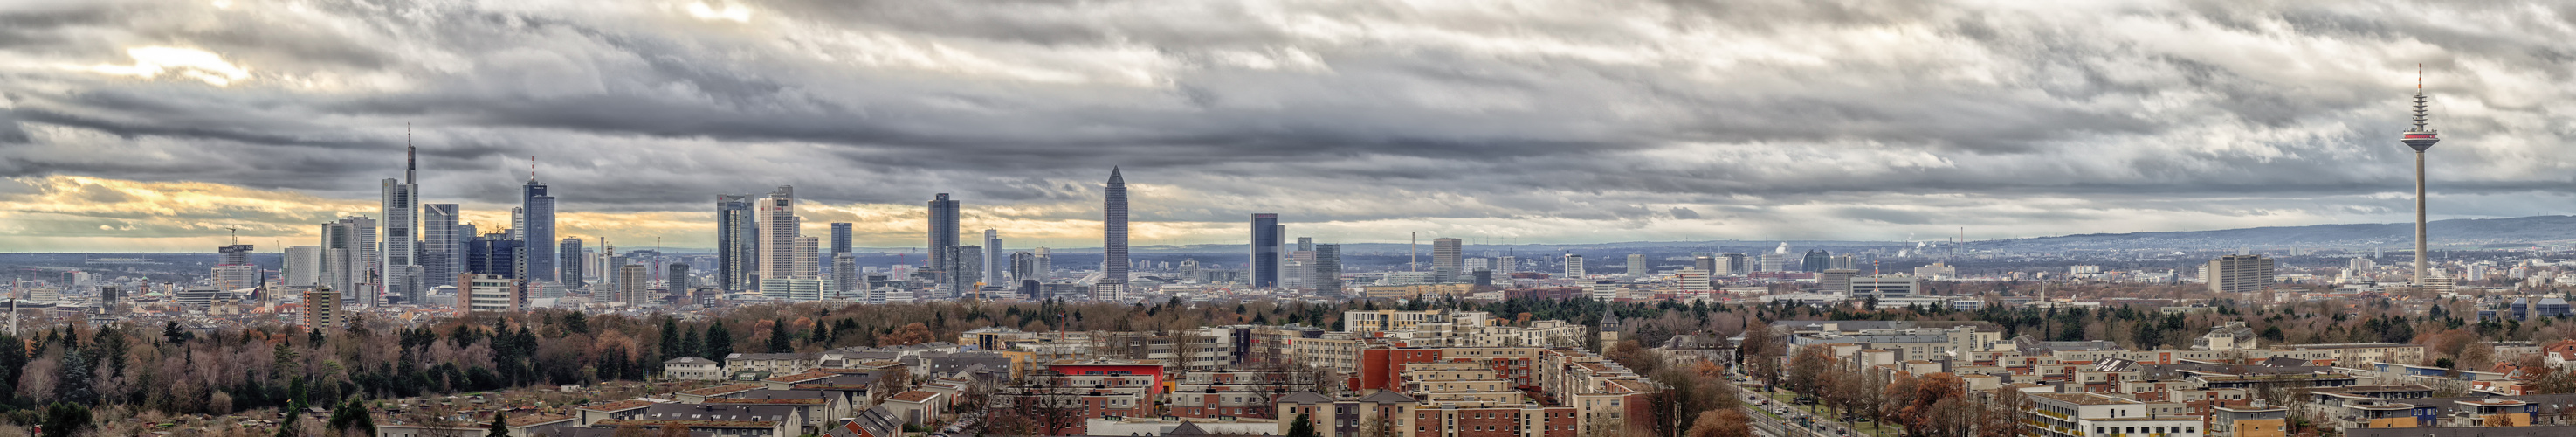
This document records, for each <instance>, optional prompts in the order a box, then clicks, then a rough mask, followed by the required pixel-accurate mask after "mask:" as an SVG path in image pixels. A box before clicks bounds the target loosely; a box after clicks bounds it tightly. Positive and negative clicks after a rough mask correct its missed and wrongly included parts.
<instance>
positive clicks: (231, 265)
mask: <svg viewBox="0 0 2576 437" xmlns="http://www.w3.org/2000/svg"><path fill="white" fill-rule="evenodd" d="M215 251H216V252H217V253H222V254H223V255H222V256H221V257H220V259H218V260H217V261H216V262H215V269H214V276H215V289H216V290H220V291H224V292H231V291H234V290H241V289H246V288H258V287H259V285H260V282H263V281H261V278H260V277H259V266H258V265H254V264H251V263H250V251H251V245H248V244H235V245H230V246H224V247H218V248H215Z"/></svg>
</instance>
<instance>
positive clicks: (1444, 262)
mask: <svg viewBox="0 0 2576 437" xmlns="http://www.w3.org/2000/svg"><path fill="white" fill-rule="evenodd" d="M1463 249H1464V248H1463V247H1461V246H1460V245H1459V240H1458V239H1456V238H1433V239H1431V282H1435V283H1441V284H1455V283H1459V282H1463V281H1464V280H1465V278H1462V277H1459V275H1460V274H1461V273H1462V272H1464V271H1465V270H1462V269H1464V268H1465V266H1466V262H1464V261H1463V260H1461V259H1460V258H1461V257H1463V256H1465V254H1464V253H1462V252H1463Z"/></svg>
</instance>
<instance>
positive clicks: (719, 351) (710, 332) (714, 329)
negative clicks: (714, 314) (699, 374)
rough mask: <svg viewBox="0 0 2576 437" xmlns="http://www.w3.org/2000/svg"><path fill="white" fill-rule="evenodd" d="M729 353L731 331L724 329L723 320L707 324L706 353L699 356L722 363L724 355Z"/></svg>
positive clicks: (731, 350) (731, 340)
mask: <svg viewBox="0 0 2576 437" xmlns="http://www.w3.org/2000/svg"><path fill="white" fill-rule="evenodd" d="M729 355H733V331H729V330H726V329H725V324H724V321H723V320H717V321H716V323H714V324H711V325H707V347H706V355H702V356H701V357H704V358H706V359H710V360H715V362H716V364H724V360H725V357H726V356H729Z"/></svg>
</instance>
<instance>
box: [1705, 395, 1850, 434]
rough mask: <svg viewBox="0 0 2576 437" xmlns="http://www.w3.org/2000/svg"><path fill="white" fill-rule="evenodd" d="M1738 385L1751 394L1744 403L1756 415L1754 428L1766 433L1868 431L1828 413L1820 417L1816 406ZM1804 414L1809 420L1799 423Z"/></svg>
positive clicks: (1747, 409) (1747, 413)
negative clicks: (1765, 394)
mask: <svg viewBox="0 0 2576 437" xmlns="http://www.w3.org/2000/svg"><path fill="white" fill-rule="evenodd" d="M1737 388H1740V389H1741V390H1738V391H1737V392H1739V393H1745V394H1747V395H1748V396H1749V397H1751V399H1748V400H1746V402H1745V403H1744V408H1745V414H1746V415H1749V416H1752V417H1753V425H1754V430H1755V431H1757V432H1761V433H1762V434H1763V435H1765V436H1767V437H1845V436H1863V437H1866V436H1868V435H1869V434H1868V433H1867V431H1866V430H1864V429H1860V428H1854V427H1852V426H1851V425H1850V424H1845V423H1842V422H1838V421H1834V420H1831V419H1830V418H1827V417H1819V416H1817V415H1815V414H1813V413H1812V412H1811V410H1814V408H1813V407H1809V406H1800V405H1791V404H1789V403H1788V402H1787V401H1782V400H1779V399H1774V398H1772V397H1770V396H1763V395H1762V394H1761V392H1759V391H1756V390H1754V389H1753V388H1751V387H1744V386H1737ZM1801 418H1804V419H1807V423H1808V424H1807V425H1800V424H1799V421H1798V419H1801Z"/></svg>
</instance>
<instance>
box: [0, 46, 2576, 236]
mask: <svg viewBox="0 0 2576 437" xmlns="http://www.w3.org/2000/svg"><path fill="white" fill-rule="evenodd" d="M227 4H229V5H230V6H229V7H226V8H217V7H215V6H212V5H211V4H209V3H208V2H178V1H149V0H133V1H121V2H119V1H106V2H71V3H63V4H43V5H38V4H17V5H9V6H0V60H5V61H7V62H6V64H8V65H13V66H14V67H0V78H6V80H0V98H5V100H0V103H5V105H6V106H0V144H10V145H11V146H10V147H7V148H4V149H0V176H9V177H19V178H31V177H45V176H52V175H78V176H94V177H102V178H113V179H128V180H143V181H202V182H214V183H222V184H232V185H240V186H245V187H251V188H258V189H289V190H297V191H303V192H310V193H315V194H317V195H324V196H329V197H334V198H344V199H367V198H371V197H372V196H373V195H374V192H375V190H376V188H377V183H376V181H377V180H378V179H382V178H385V177H395V176H398V175H399V171H400V165H401V160H400V155H399V151H400V146H401V144H402V143H403V141H404V132H403V128H402V126H403V125H404V124H405V123H411V124H413V125H414V126H415V137H414V141H415V142H416V143H418V144H420V145H421V146H422V147H423V149H422V151H421V157H422V162H421V165H422V168H423V171H422V175H423V177H424V179H425V181H424V183H425V185H426V191H428V192H429V193H431V194H432V196H431V197H432V198H433V201H464V202H480V203H508V202H512V201H514V199H515V194H514V193H515V190H516V189H517V187H518V186H519V184H520V183H522V182H524V181H525V180H526V178H527V176H528V175H527V172H528V167H527V160H528V158H529V157H530V156H535V157H537V158H538V161H539V162H538V164H539V165H538V167H537V171H538V172H539V176H540V179H542V180H544V181H546V182H547V183H549V184H552V185H553V186H554V187H555V192H556V193H558V194H559V195H560V196H561V197H563V198H564V199H565V202H567V208H573V209H578V210H586V211H603V212H652V211H701V210H704V209H706V206H705V205H704V204H705V203H706V202H707V201H708V198H709V197H710V196H712V195H714V194H718V193H760V192H766V191H768V190H769V189H770V188H771V187H774V186H777V185H791V184H792V185H796V186H797V187H798V191H799V193H800V194H801V195H803V196H804V197H807V198H809V199H813V200H816V201H819V202H824V203H876V204H893V205H917V204H919V203H920V202H921V201H923V199H926V198H927V197H928V194H927V193H935V192H950V193H956V194H957V195H958V196H959V198H961V199H963V200H966V201H967V202H968V203H969V205H975V206H1001V207H1025V209H1026V211H1023V212H1019V213H1016V214H1020V215H1019V217H1026V218H1031V219H1050V220H1081V219H1086V218H1087V217H1089V213H1087V212H1084V211H1088V210H1087V209H1083V208H1074V207H1071V206H1077V205H1084V204H1087V203H1089V202H1094V201H1095V200H1094V198H1093V196H1096V191H1095V190H1096V187H1097V185H1096V184H1098V183H1099V180H1100V179H1101V178H1102V176H1103V173H1105V169H1106V168H1107V167H1109V166H1112V165H1119V166H1124V168H1126V169H1127V174H1128V176H1129V178H1130V180H1131V181H1132V182H1136V183H1138V184H1143V185H1150V186H1155V187H1159V188H1158V189H1159V190H1160V191H1152V190H1148V191H1140V193H1139V196H1140V202H1148V204H1150V205H1153V206H1154V207H1153V208H1140V210H1139V211H1138V214H1139V215H1140V217H1143V218H1150V219H1154V220H1169V221H1199V222H1231V221H1237V220H1240V219H1241V215H1242V214H1243V212H1244V211H1247V210H1262V211H1278V212H1282V213H1286V214H1290V215H1292V216H1295V217H1299V219H1298V220H1302V221H1313V222H1326V221H1346V222H1369V221H1387V220H1406V219H1438V220H1449V221H1448V222H1444V223H1448V224H1444V225H1442V226H1466V227H1473V226H1501V225H1494V223H1496V222H1495V220H1500V221H1507V222H1509V221H1517V222H1527V223H1535V224H1533V225H1530V226H1531V227H1532V228H1533V229H1509V230H1506V231H1502V232H1521V233H1542V232H1546V230H1545V229H1537V228H1543V227H1548V226H1559V227H1561V226H1566V224H1567V223H1583V222H1587V221H1588V222H1601V223H1604V225H1605V226H1613V227H1618V228H1622V229H1634V228H1654V227H1657V226H1714V225H1711V224H1708V223H1710V222H1702V221H1700V220H1701V217H1702V216H1703V211H1707V213H1705V214H1706V215H1707V216H1708V217H1710V219H1711V220H1720V219H1722V220H1727V221H1729V223H1728V224H1727V225H1726V226H1727V229H1724V230H1711V231H1709V232H1713V233H1714V232H1737V233H1740V232H1757V231H1760V230H1763V229H1779V230H1783V231H1800V230H1814V229H1826V228H1830V227H1831V226H1833V225H1832V224H1833V223H1847V224H1865V225H1868V226H1872V227H1876V228H1883V229H1913V228H1914V227H1923V228H1940V227H1943V226H1950V225H1955V224H1961V223H1970V224H1977V225H1991V226H1996V227H2012V226H2017V225H2018V226H2024V227H2025V228H2039V229H2049V230H2059V231H2068V232H2072V231H2115V230H2127V229H2125V228H2120V227H2123V226H2126V227H2163V228H2174V227H2190V226H2193V225H2188V224H2176V223H2170V222H2142V221H2140V220H2141V219H2138V218H2134V217H2129V216H2127V214H2133V213H2135V212H2136V211H2164V212H2167V213H2171V214H2176V215H2178V216H2181V217H2192V218H2196V219H2197V220H2202V221H2204V222H2206V221H2207V220H2208V219H2211V218H2222V217H2225V216H2228V215H2245V214H2254V216H2246V217H2250V218H2245V219H2244V220H2245V221H2244V222H2243V223H2263V224H2271V223H2275V222H2271V221H2265V220H2311V221H2351V220H2382V219H2390V218H2394V217H2395V215H2396V214H2401V213H2403V212H2405V211H2406V208H2404V207H2403V206H2396V207H2394V208H2396V209H2388V208H2390V207H2391V206H2389V205H2380V203H2385V202H2387V201H2386V200H2384V199H2381V198H2380V197H2381V196H2382V195H2384V194H2386V193H2392V192H2398V191H2402V190H2404V189H2405V188H2406V183H2405V181H2404V180H2403V179H2402V177H2403V175H2404V172H2405V171H2406V170H2407V169H2408V168H2407V165H2408V163H2407V162H2405V160H2406V159H2408V158H2410V157H2409V156H2408V155H2407V154H2406V153H2404V152H2402V148H2399V147H2397V146H2395V145H2394V144H2393V143H2392V142H2390V141H2389V140H2388V137H2389V136H2390V133H2391V132H2394V131H2396V130H2399V129H2402V128H2403V125H2402V120H2403V117H2404V115H2405V114H2404V112H2403V111H2404V110H2405V109H2406V108H2404V106H2403V102H2402V99H2403V97H2404V93H2405V92H2407V91H2410V90H2407V89H2405V87H2406V86H2409V85H2411V84H2409V83H2406V82H2409V80H2407V79H2409V78H2410V77H2409V75H2411V74H2412V73H2411V71H2412V69H2413V68H2414V65H2416V64H2419V63H2421V64H2424V65H2425V66H2426V68H2427V69H2428V70H2429V72H2430V74H2431V76H2432V77H2433V78H2434V81H2433V82H2432V84H2433V90H2434V92H2435V93H2436V96H2437V98H2436V102H2437V105H2436V106H2437V108H2436V109H2437V121H2436V123H2437V125H2438V126H2439V127H2444V128H2446V129H2449V130H2448V131H2447V132H2446V134H2448V135H2449V138H2451V139H2450V142H2446V143H2444V145H2443V146H2441V147H2440V148H2437V149H2436V153H2437V155H2436V160H2435V161H2434V163H2433V168H2434V169H2435V170H2436V171H2437V174H2439V176H2437V178H2436V180H2437V181H2438V182H2437V186H2439V187H2442V189H2443V190H2446V191H2448V192H2452V193H2457V194H2461V195H2473V196H2513V195H2532V196H2538V195H2540V194H2535V193H2536V192H2548V191H2563V190H2562V188H2563V187H2564V186H2567V185H2568V184H2570V183H2576V176H2569V175H2570V174H2576V173H2571V172H2570V171H2569V170H2576V160H2571V159H2570V158H2568V157H2565V156H2562V155H2563V154H2558V153H2551V152H2550V150H2551V148H2552V147H2555V145H2557V144H2561V143H2563V142H2564V140H2565V137H2567V136H2569V135H2570V134H2569V133H2567V132H2566V129H2564V126H2563V125H2564V122H2563V121H2560V120H2564V119H2565V117H2566V115H2567V114H2563V113H2562V112H2564V111H2566V109H2564V108H2563V107H2561V106H2554V102H2559V101H2564V100H2566V99H2567V98H2568V97H2570V94H2576V89H2571V88H2570V87H2569V86H2568V85H2565V84H2567V83H2570V82H2571V81H2569V80H2568V79H2570V76H2571V75H2576V73H2571V72H2576V68H2570V67H2576V53H2570V50H2569V49H2568V48H2566V47H2564V45H2563V41H2567V40H2570V39H2576V35H2570V34H2569V33H2570V32H2569V31H2568V30H2567V29H2566V28H2565V26H2564V24H2565V23H2566V22H2568V21H2569V19H2568V18H2567V17H2570V16H2576V12H2572V11H2576V6H2568V5H2559V4H2552V3H2537V2H2478V3H2463V4H2451V3H2441V4H2420V3H2415V2H2375V1H2350V2H2287V3H2246V2H2174V3H2168V4H2124V5H2087V4H2063V5H2060V4H2003V5H1990V4H1951V3H1944V2H1893V3H1891V2H1864V1H1848V2H1846V1H1788V0H1779V1H1660V2H1659V1H1607V2H1603V1H1566V2H1537V3H1529V4H1521V5H1517V6H1513V7H1503V6H1501V5H1490V4H1482V3H1475V2H1463V3H1444V4H1427V5H1426V4H1404V3H1389V2H1368V1H1349V2H1335V1H1311V2H1278V3H1274V2H1264V1H1241V2H1184V3H1172V2H1159V1H1100V2H1080V3H1064V2H1036V1H1029V2H1018V1H1005V2H902V1H859V2H846V1H812V0H801V1H771V2H763V1H740V2H728V1H709V0H687V1H656V2H618V3H611V4H600V3H595V2H568V3H556V2H546V1H536V2H513V3H510V4H488V3H475V2H441V1H427V2H404V3H395V4H365V3H344V2H295V1H264V0H233V1H231V2H229V3H227ZM728 14H732V15H728ZM734 17H740V18H741V21H735V19H734ZM2465 22H2477V23H2482V24H2481V25H2478V26H2463V25H2457V24H2449V23H2465ZM136 47H178V48H186V49H193V50H203V51H204V52H206V53H209V54H211V55H213V56H220V57H221V59H222V61H223V62H226V63H229V64H230V65H238V66H240V67H242V68H245V69H247V70H248V71H249V72H250V76H249V77H248V78H245V79H241V80H238V81H234V82H230V83H223V84H216V83H213V82H212V81H200V80H196V79H192V78H191V76H186V74H192V73H193V74H204V73H205V72H206V71H214V70H207V68H215V67H205V66H190V65H188V64H184V63H171V62H183V61H184V60H181V61H171V60H148V59H137V58H139V57H140V56H141V55H136V56H132V57H129V56H127V52H126V50H128V49H131V48H136ZM155 62H160V63H158V64H156V63H155ZM144 66H161V70H157V71H158V72H159V74H157V75H154V76H152V77H149V78H142V77H136V73H134V71H138V70H137V68H139V67H144ZM100 152H105V154H107V155H111V156H114V158H113V159H109V158H105V157H102V156H101V155H102V153H100ZM2472 169H2474V170H2477V171H2476V172H2470V171H2468V170H2472ZM1155 196H1162V197H1155ZM2211 196H2218V197H2225V198H2227V199H2226V200H2219V201H2206V202H2165V201H2160V199H2193V198H2202V197H2211ZM2318 199H2332V200H2334V201H2336V202H2339V203H2335V204H2326V203H2320V201H2319V200H2318ZM2286 201H2296V202H2292V203H2297V204H2300V205H2303V206H2275V207H2272V208H2273V209H2258V208H2253V207H2249V206H2248V205H2261V204H2266V203H2274V204H2278V203H2283V202H2286ZM2509 203H2510V202H2494V201H2487V202H2467V203H2464V204H2463V205H2462V206H2464V207H2465V208H2462V209H2458V210H2453V211H2450V213H2452V214H2462V215H2485V214H2506V213H2520V212H2522V211H2526V210H2528V208H2524V207H2518V206H2508V204H2509ZM2554 203H2557V202H2556V201H2554V200H2553V201H2548V202H2538V204H2554ZM2031 205H2045V206H2031ZM2354 205H2361V206H2358V208H2360V209H2358V210H2356V209H2354V208H2356V206H2354ZM2480 208H2484V209H2480ZM2257 210H2261V211H2289V212H2288V213H2286V214H2287V215H2282V214H2276V213H2269V212H2266V213H2260V214H2255V213H2249V211H2257ZM2354 211H2368V212H2366V213H2361V212H2354ZM2357 215H2358V216H2366V217H2355V216H2357ZM2255 216H2260V217H2255ZM2282 217H2287V218H2282ZM1647 218H1671V219H1675V220H1669V221H1648V220H1646V219H1647ZM2176 220H2183V219H2179V218H2178V219H2176ZM1663 222H1673V223H1663ZM1469 223H1473V224H1469ZM2231 223H2233V222H2231ZM1502 227H1506V228H1508V227H1509V226H1502ZM2106 228H2107V229H2106ZM1859 232H1881V233H1887V232H1895V231H1892V230H1887V231H1859ZM1881 236H1882V237H1883V236H1884V235H1881ZM1816 237H1821V236H1816Z"/></svg>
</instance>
